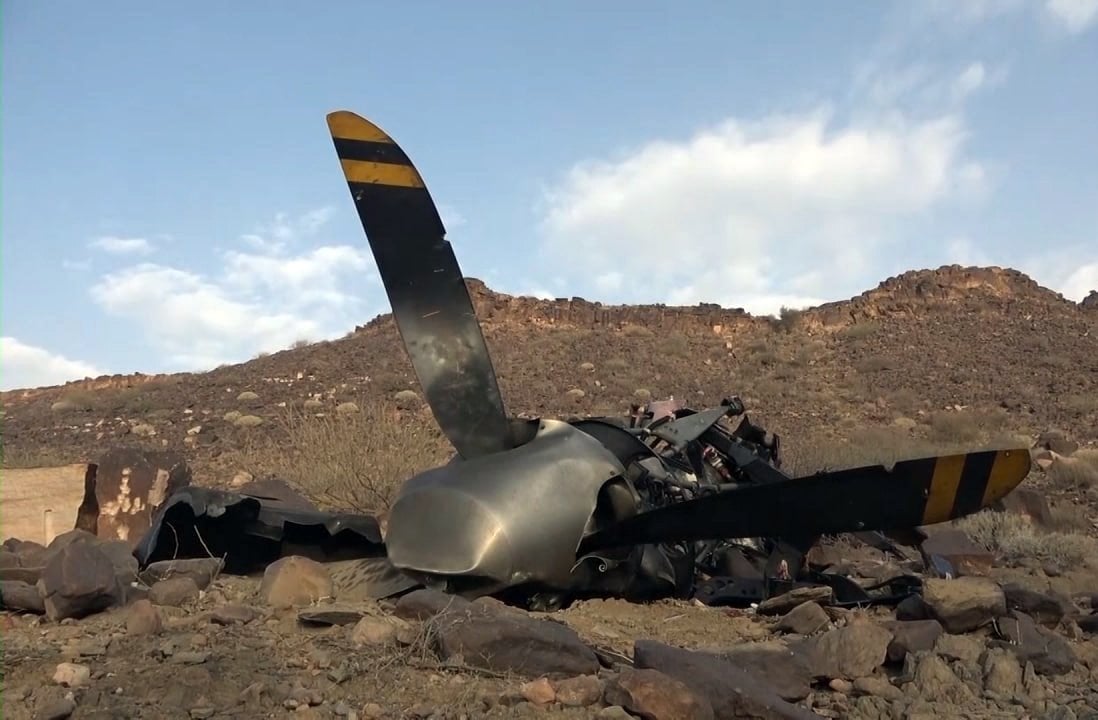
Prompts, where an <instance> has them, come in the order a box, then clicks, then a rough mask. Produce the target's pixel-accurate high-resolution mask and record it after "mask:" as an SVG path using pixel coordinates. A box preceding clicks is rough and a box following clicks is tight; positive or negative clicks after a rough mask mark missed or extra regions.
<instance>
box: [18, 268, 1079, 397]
mask: <svg viewBox="0 0 1098 720" xmlns="http://www.w3.org/2000/svg"><path fill="white" fill-rule="evenodd" d="M466 285H467V287H468V288H469V292H470V295H471V296H472V298H473V303H474V306H475V308H476V311H477V315H478V319H479V320H480V322H481V324H482V325H483V326H484V327H485V329H486V330H489V329H491V328H494V327H499V326H504V325H526V326H532V327H538V326H546V327H576V328H586V329H592V328H600V327H601V328H607V329H623V328H625V327H627V326H630V325H638V326H642V327H646V328H648V329H650V330H656V331H667V332H676V333H681V334H686V335H697V334H711V333H712V334H717V335H729V334H735V333H738V332H750V331H753V330H761V329H765V328H766V327H768V326H770V325H772V324H773V323H774V322H775V319H774V318H773V317H772V316H768V315H753V314H751V313H749V312H747V311H746V310H744V309H743V308H734V307H733V308H730V307H723V306H721V305H719V304H716V303H698V304H696V305H667V304H664V303H643V304H640V303H638V304H610V303H604V302H601V301H598V300H588V299H586V298H583V297H579V296H572V297H558V298H554V299H541V298H537V297H533V296H528V295H511V294H508V293H503V292H499V291H496V290H493V289H491V288H490V287H489V286H488V285H487V283H485V282H484V281H483V280H480V279H478V278H475V277H467V278H466ZM1093 294H1094V293H1092V295H1093ZM973 295H976V296H979V298H980V299H981V300H984V301H987V302H989V303H996V304H998V303H1004V302H1012V301H1016V300H1028V301H1031V302H1032V301H1036V302H1042V301H1044V302H1048V303H1052V304H1055V305H1059V306H1061V307H1062V308H1063V309H1065V310H1067V311H1069V312H1072V311H1077V310H1081V311H1088V312H1087V314H1088V315H1089V310H1091V309H1093V308H1095V307H1098V303H1095V302H1094V301H1093V300H1091V301H1089V302H1088V301H1086V300H1084V302H1082V303H1075V302H1073V301H1071V300H1068V299H1066V298H1064V297H1063V295H1062V294H1060V293H1058V292H1055V291H1053V290H1051V289H1049V288H1046V287H1044V286H1042V285H1040V284H1039V283H1038V282H1037V281H1035V280H1034V279H1032V278H1031V277H1029V276H1028V275H1027V274H1026V273H1024V272H1022V271H1020V270H1015V269H1012V268H1006V267H1000V266H964V265H959V264H951V265H941V266H939V267H937V268H923V269H913V270H908V271H905V272H903V273H900V274H898V275H894V276H891V277H889V278H886V279H884V280H882V281H881V282H880V283H878V285H877V286H876V287H874V288H871V289H868V290H866V291H864V292H862V293H861V294H859V295H856V296H853V297H851V298H846V299H842V300H835V301H831V302H827V303H823V304H821V305H816V306H813V307H810V308H805V309H803V310H798V311H797V312H796V315H797V318H798V322H799V323H800V324H801V326H802V327H804V328H805V329H806V330H809V331H834V330H841V329H842V328H844V327H846V326H848V325H851V324H854V323H858V322H862V321H866V320H873V319H877V318H882V317H888V316H892V317H895V316H899V317H903V316H912V315H914V314H915V313H916V312H917V311H918V310H919V309H921V308H926V307H934V306H936V307H940V306H943V305H949V304H951V303H956V302H960V301H963V300H970V299H972V296H973ZM392 325H393V318H392V313H382V314H380V315H378V316H376V317H374V318H373V319H371V320H370V321H368V322H367V323H365V324H363V325H357V326H356V327H355V328H354V329H353V330H352V331H351V332H350V333H348V335H350V336H354V335H360V334H362V333H369V332H372V331H375V330H378V329H380V328H382V327H390V326H392ZM338 341H339V340H338V339H337V340H330V341H319V342H320V343H327V342H338ZM293 352H297V350H294V349H286V350H282V351H279V353H293ZM255 360H256V358H253V359H250V360H246V361H243V362H240V363H231V365H233V366H243V365H247V364H248V363H252V362H255ZM215 370H216V369H211V370H207V371H193V372H174V373H152V374H149V373H143V372H139V371H137V372H132V373H115V374H107V375H100V376H97V377H94V378H84V379H81V380H72V381H69V382H67V383H63V384H60V385H50V386H41V387H34V388H17V389H12V390H6V391H0V402H7V401H9V400H13V399H17V398H18V399H30V398H33V397H36V396H38V395H41V394H48V393H50V392H55V391H58V390H91V391H94V390H106V389H112V388H119V387H133V386H136V385H141V384H144V383H147V382H153V381H158V380H163V379H165V378H180V377H187V376H193V375H202V374H206V373H210V372H214V371H215Z"/></svg>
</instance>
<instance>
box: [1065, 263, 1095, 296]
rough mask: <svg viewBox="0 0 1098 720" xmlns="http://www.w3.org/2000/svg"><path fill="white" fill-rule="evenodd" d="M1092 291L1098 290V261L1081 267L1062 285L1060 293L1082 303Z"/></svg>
mask: <svg viewBox="0 0 1098 720" xmlns="http://www.w3.org/2000/svg"><path fill="white" fill-rule="evenodd" d="M1091 290H1098V261H1095V262H1092V263H1087V264H1086V265H1080V266H1079V267H1077V268H1076V269H1075V270H1074V271H1073V272H1072V273H1071V274H1070V275H1068V276H1067V278H1066V279H1065V280H1064V281H1063V283H1062V284H1061V285H1060V293H1061V294H1063V296H1064V297H1066V298H1067V299H1069V300H1074V301H1075V302H1081V301H1082V299H1083V298H1085V297H1086V296H1087V295H1089V294H1090V291H1091Z"/></svg>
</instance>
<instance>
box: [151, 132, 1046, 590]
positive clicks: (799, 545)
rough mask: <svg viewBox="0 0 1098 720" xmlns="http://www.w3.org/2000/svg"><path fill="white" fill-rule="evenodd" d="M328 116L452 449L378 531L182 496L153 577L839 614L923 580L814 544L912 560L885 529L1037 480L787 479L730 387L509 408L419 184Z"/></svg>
mask: <svg viewBox="0 0 1098 720" xmlns="http://www.w3.org/2000/svg"><path fill="white" fill-rule="evenodd" d="M327 119H328V127H329V129H330V132H331V136H332V140H333V143H334V145H335V150H336V154H337V156H338V158H339V161H340V164H341V166H342V169H343V173H344V176H345V179H346V181H347V184H348V187H349V189H350V193H351V197H352V199H353V201H354V204H355V207H356V209H357V211H358V214H359V217H360V219H361V222H362V227H363V230H364V232H365V234H366V236H367V240H368V242H369V245H370V247H371V250H372V252H373V255H374V258H375V260H376V262H377V266H378V270H379V272H380V275H381V278H382V281H383V283H384V287H385V290H386V293H387V294H388V297H389V301H390V304H391V306H392V312H393V317H394V319H395V321H396V324H397V327H398V330H399V333H400V336H401V338H402V340H403V342H404V345H405V348H406V350H407V352H408V355H409V357H410V358H411V361H412V364H413V367H414V370H415V372H416V375H417V377H418V379H419V381H420V384H421V386H422V389H423V393H424V396H425V399H426V401H427V404H428V406H429V407H430V409H431V411H432V413H433V415H434V417H435V419H436V421H437V422H438V424H439V427H440V428H441V430H442V431H443V433H444V434H445V435H446V437H447V438H448V439H449V440H450V442H451V443H452V444H453V446H454V448H455V449H456V451H457V455H456V456H455V457H454V458H453V459H452V460H451V461H450V462H449V463H447V464H445V465H442V466H440V467H436V468H433V469H430V470H427V471H425V472H423V473H420V474H418V475H415V476H413V477H411V478H409V479H407V480H406V481H405V482H404V484H403V485H402V487H401V488H400V489H399V491H398V493H397V495H396V498H395V500H394V502H393V504H392V506H391V508H390V511H389V517H388V522H387V530H386V532H385V533H384V536H383V533H382V529H381V527H380V525H379V523H378V520H377V519H376V518H374V517H371V516H364V515H355V514H340V513H329V512H321V511H316V510H303V509H295V508H289V507H284V506H283V505H281V504H280V503H279V502H277V501H276V500H274V499H270V498H263V497H254V496H246V495H241V494H236V493H230V492H223V491H219V490H213V489H205V488H196V487H187V488H183V489H181V490H180V491H178V492H177V493H175V494H174V495H173V496H172V497H170V498H169V499H168V500H167V501H166V502H165V503H164V505H163V506H161V508H160V509H159V511H158V513H157V515H156V517H155V518H154V519H153V524H152V527H151V528H150V530H149V532H148V533H147V534H146V535H145V537H144V538H142V541H141V542H140V543H139V545H138V547H137V549H136V550H135V554H136V555H137V558H138V561H139V562H140V563H141V565H142V566H145V565H148V564H149V563H151V562H154V561H157V560H162V559H170V558H185V557H207V556H208V555H209V554H213V555H215V556H218V557H224V558H225V570H226V571H227V572H231V573H248V572H254V571H259V570H262V569H263V568H264V567H265V566H266V565H267V564H269V563H271V562H273V561H275V560H276V559H278V558H279V557H283V556H286V555H291V554H298V555H306V556H309V557H312V558H313V559H317V560H321V561H330V560H344V559H362V561H363V562H370V561H371V560H372V562H374V563H376V564H377V569H378V572H377V574H376V576H377V578H378V582H377V583H375V584H374V585H373V586H372V587H371V592H372V593H373V595H374V596H375V597H378V598H381V597H389V596H393V595H398V594H401V593H403V592H407V591H409V590H412V589H415V588H419V587H429V588H436V589H440V590H443V591H445V592H449V593H454V594H461V595H464V596H466V597H471V596H479V595H493V596H496V597H498V598H500V599H503V600H505V601H508V602H514V603H516V604H521V605H524V606H527V607H531V608H542V609H553V608H559V607H561V606H562V605H565V604H567V603H568V602H570V601H571V600H575V599H579V598H584V597H620V598H625V599H629V600H636V601H645V600H653V599H658V598H665V597H677V598H697V599H699V600H701V601H702V602H704V603H707V604H726V605H746V604H748V603H751V602H757V601H759V600H762V599H764V598H767V597H771V596H773V595H775V594H779V593H781V592H785V591H788V590H790V589H792V588H794V587H797V586H801V585H806V584H808V585H813V584H815V585H827V586H830V587H831V588H832V589H833V590H834V598H835V600H836V601H837V603H838V604H844V603H845V604H862V603H872V602H888V601H894V600H897V599H899V598H902V597H906V596H907V595H908V594H910V593H911V592H913V591H914V590H917V589H918V587H919V584H920V579H919V576H918V575H915V574H901V575H899V576H897V577H895V578H892V579H890V580H888V581H885V582H882V583H879V584H878V585H877V586H871V587H865V586H863V585H860V584H858V583H856V582H855V581H854V580H852V579H850V578H848V577H846V576H843V575H840V574H838V573H829V572H824V571H821V569H819V568H812V567H810V565H809V564H808V563H807V562H806V555H807V552H808V550H809V549H810V548H811V547H812V546H813V545H814V544H815V543H816V541H817V540H819V539H820V538H821V537H822V536H824V535H833V534H842V533H855V534H857V535H858V537H859V538H860V539H862V540H864V541H866V542H868V543H870V544H872V545H874V546H875V547H878V548H880V549H883V550H886V551H890V552H893V553H895V554H897V555H899V556H900V557H904V555H903V552H902V550H901V549H900V548H899V547H898V546H897V545H896V544H895V543H893V542H892V541H891V540H890V539H889V537H888V535H887V534H886V533H893V534H894V533H903V532H908V533H910V531H911V530H913V529H915V528H918V527H920V526H924V525H932V524H935V523H940V522H944V521H948V520H952V519H955V518H959V517H962V516H965V515H968V514H971V513H974V512H976V511H978V510H980V509H983V508H985V507H988V506H990V505H992V504H993V503H995V502H997V501H998V500H1000V499H1002V498H1003V497H1004V496H1006V495H1007V494H1008V493H1009V492H1010V491H1011V490H1013V489H1014V488H1015V487H1017V486H1018V485H1019V484H1020V483H1021V482H1022V480H1023V479H1024V478H1025V477H1026V475H1027V474H1028V473H1029V470H1030V455H1029V452H1028V449H1027V448H1022V447H1019V448H1012V449H1005V450H997V451H995V450H993V451H980V452H971V453H966V454H956V455H946V456H940V457H926V458H918V459H912V460H904V461H901V462H898V463H896V464H895V465H894V466H893V467H892V468H886V467H885V466H883V465H875V466H869V467H859V468H851V469H845V470H838V471H832V472H818V473H815V474H812V475H809V476H805V477H791V476H789V475H787V474H786V473H784V472H783V471H782V469H781V459H780V441H779V438H778V437H777V436H775V435H772V434H770V433H768V432H766V431H765V430H764V429H763V428H761V427H758V426H756V425H754V424H752V423H751V421H750V420H749V419H748V417H747V415H746V413H745V409H744V406H743V403H742V402H741V401H740V400H739V399H738V398H736V397H732V398H729V399H726V400H724V401H722V402H721V403H720V405H719V406H718V407H714V408H710V409H705V410H701V411H695V410H692V409H690V408H688V407H685V406H683V405H682V404H681V403H675V402H671V401H662V402H652V403H649V404H647V405H645V406H637V407H634V408H633V411H632V412H631V413H630V414H628V415H626V416H624V417H585V418H579V419H570V420H560V419H549V418H538V419H520V418H515V417H511V416H508V415H507V413H506V412H505V410H504V405H503V399H502V397H501V394H500V390H499V386H498V384H497V381H496V376H495V372H494V369H493V365H492V361H491V358H490V356H489V353H488V348H487V346H486V344H485V341H484V337H483V334H482V332H481V328H480V325H479V323H478V321H477V318H476V313H475V310H474V307H473V303H472V300H471V297H470V295H469V291H468V288H467V286H466V284H465V279H464V276H463V275H462V273H461V269H460V268H459V266H458V263H457V259H456V257H455V255H454V252H453V250H452V248H451V245H450V243H449V242H448V241H447V240H446V239H445V228H444V227H443V224H442V221H441V219H440V217H439V214H438V211H437V209H436V207H435V204H434V201H433V200H432V198H431V196H430V194H429V193H428V191H427V188H426V186H425V184H424V182H423V179H422V178H421V177H420V175H419V172H418V171H417V170H416V168H415V166H414V165H413V164H412V162H411V160H409V158H408V156H407V155H406V154H405V153H404V151H403V150H402V149H401V148H400V146H398V145H397V144H396V143H395V142H394V141H393V140H392V138H390V137H389V135H387V134H386V133H385V132H384V131H382V130H381V129H380V128H379V127H377V126H376V125H374V124H373V123H371V122H370V121H368V120H366V119H364V118H362V117H359V116H358V115H356V114H354V113H351V112H346V111H340V112H333V113H331V114H329V115H328V118H327Z"/></svg>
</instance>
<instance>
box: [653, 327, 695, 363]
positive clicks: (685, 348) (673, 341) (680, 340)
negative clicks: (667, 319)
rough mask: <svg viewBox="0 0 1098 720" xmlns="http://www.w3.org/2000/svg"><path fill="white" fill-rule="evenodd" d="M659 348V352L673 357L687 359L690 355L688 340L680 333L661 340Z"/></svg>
mask: <svg viewBox="0 0 1098 720" xmlns="http://www.w3.org/2000/svg"><path fill="white" fill-rule="evenodd" d="M659 348H660V352H663V353H667V354H668V355H672V356H674V357H687V356H689V355H690V340H689V339H688V338H687V337H686V336H685V335H683V334H682V333H678V332H675V333H671V334H670V335H668V336H667V337H665V338H663V340H662V341H661V342H660V345H659Z"/></svg>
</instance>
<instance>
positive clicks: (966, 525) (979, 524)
mask: <svg viewBox="0 0 1098 720" xmlns="http://www.w3.org/2000/svg"><path fill="white" fill-rule="evenodd" d="M956 525H957V527H958V528H959V529H961V530H963V531H964V532H965V534H967V535H968V536H969V537H970V538H972V540H973V541H974V542H976V543H977V544H979V545H982V546H983V547H984V548H986V549H987V550H988V551H990V552H993V553H995V554H996V555H998V556H999V557H1000V558H1002V559H1003V560H1005V561H1006V562H1010V563H1017V562H1020V561H1022V560H1025V559H1026V558H1033V559H1036V560H1039V561H1040V562H1042V563H1046V564H1049V565H1052V566H1054V567H1056V568H1058V569H1060V570H1061V571H1063V570H1067V569H1068V568H1071V567H1077V566H1080V565H1086V564H1087V563H1088V562H1093V561H1096V560H1098V539H1095V538H1093V537H1090V536H1089V535H1083V534H1081V533H1074V532H1044V531H1041V530H1040V529H1038V528H1037V527H1035V526H1034V525H1033V524H1032V523H1031V522H1030V521H1029V520H1028V519H1027V518H1025V517H1023V516H1022V515H1018V514H1016V513H1009V512H996V511H993V510H981V511H980V512H978V513H974V514H972V515H969V516H967V517H964V518H961V519H960V520H958V521H957V522H956Z"/></svg>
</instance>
